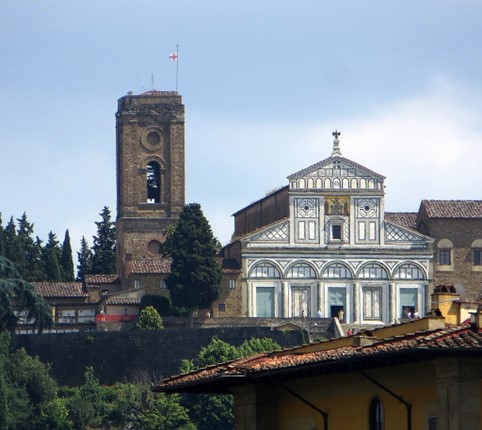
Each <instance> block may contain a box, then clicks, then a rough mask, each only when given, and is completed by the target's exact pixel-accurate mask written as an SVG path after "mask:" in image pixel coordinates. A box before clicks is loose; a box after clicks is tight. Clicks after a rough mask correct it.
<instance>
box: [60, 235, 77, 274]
mask: <svg viewBox="0 0 482 430" xmlns="http://www.w3.org/2000/svg"><path fill="white" fill-rule="evenodd" d="M60 265H61V269H62V280H64V281H73V280H74V261H73V260H72V246H71V245H70V235H69V230H66V231H65V237H64V242H63V243H62V254H61V257H60Z"/></svg>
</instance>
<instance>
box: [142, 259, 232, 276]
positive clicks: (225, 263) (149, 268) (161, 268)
mask: <svg viewBox="0 0 482 430" xmlns="http://www.w3.org/2000/svg"><path fill="white" fill-rule="evenodd" d="M218 261H219V263H220V264H221V267H222V271H223V273H226V274H231V273H240V272H241V268H240V267H239V264H238V262H237V261H236V260H234V259H231V258H225V259H219V260H218ZM171 262H172V260H171V259H170V258H156V259H144V260H133V261H132V273H138V274H165V275H167V274H169V272H170V271H171Z"/></svg>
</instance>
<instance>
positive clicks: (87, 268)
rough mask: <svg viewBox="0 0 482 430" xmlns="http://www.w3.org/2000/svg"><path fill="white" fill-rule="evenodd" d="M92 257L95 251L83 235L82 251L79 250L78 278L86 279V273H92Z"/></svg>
mask: <svg viewBox="0 0 482 430" xmlns="http://www.w3.org/2000/svg"><path fill="white" fill-rule="evenodd" d="M92 257H93V253H92V250H91V249H90V248H89V244H88V243H87V240H85V237H84V236H82V240H81V241H80V251H79V252H77V261H78V263H79V264H78V265H77V280H78V281H84V279H85V275H86V274H88V273H92Z"/></svg>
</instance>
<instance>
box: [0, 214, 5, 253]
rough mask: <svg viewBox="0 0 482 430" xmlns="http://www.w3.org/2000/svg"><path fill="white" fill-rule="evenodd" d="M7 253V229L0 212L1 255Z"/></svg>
mask: <svg viewBox="0 0 482 430" xmlns="http://www.w3.org/2000/svg"><path fill="white" fill-rule="evenodd" d="M4 255H5V229H4V228H3V222H2V214H1V213H0V257H3V256H4Z"/></svg>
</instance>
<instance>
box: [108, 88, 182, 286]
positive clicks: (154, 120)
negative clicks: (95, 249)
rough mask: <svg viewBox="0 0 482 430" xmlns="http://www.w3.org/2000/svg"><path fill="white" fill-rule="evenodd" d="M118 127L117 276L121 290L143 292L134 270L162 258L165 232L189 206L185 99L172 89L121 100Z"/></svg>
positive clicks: (117, 116)
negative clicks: (187, 203)
mask: <svg viewBox="0 0 482 430" xmlns="http://www.w3.org/2000/svg"><path fill="white" fill-rule="evenodd" d="M116 125H117V138H116V140H117V145H116V146H117V223H116V233H117V237H116V243H117V272H118V275H119V278H120V280H121V284H122V288H123V289H132V288H141V287H142V284H141V278H142V277H144V278H145V276H144V275H147V273H145V271H144V272H142V273H141V274H140V275H141V276H139V277H137V278H135V277H134V276H131V275H133V272H132V270H133V268H135V267H137V266H139V265H142V263H139V262H142V261H144V260H152V259H159V248H160V245H161V243H162V242H163V240H164V237H165V233H166V228H167V227H168V226H170V225H171V224H172V223H173V222H175V221H176V219H177V218H178V216H179V213H180V212H181V210H182V208H183V207H184V204H185V202H184V194H185V193H184V188H185V186H184V182H185V179H184V177H185V167H184V158H185V157H184V105H183V104H182V98H181V96H180V95H179V94H178V93H177V92H168V91H148V92H146V93H143V94H141V95H127V96H125V97H122V98H121V99H119V101H118V110H117V114H116ZM154 273H155V272H154ZM136 281H137V282H136ZM150 283H151V284H152V282H150ZM158 286H159V288H157V289H161V287H162V285H161V283H160V281H159V282H158ZM154 289H156V288H154Z"/></svg>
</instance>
